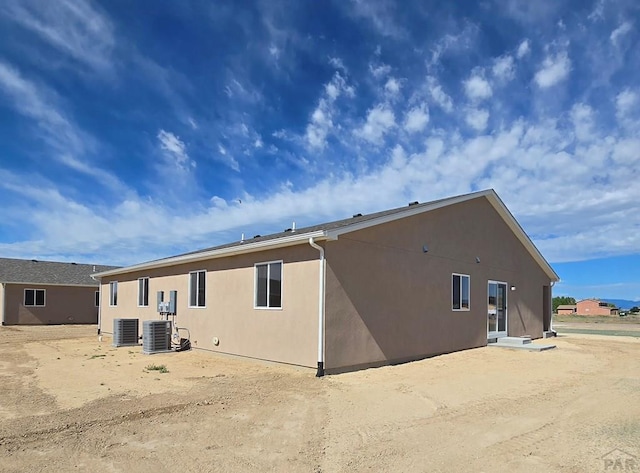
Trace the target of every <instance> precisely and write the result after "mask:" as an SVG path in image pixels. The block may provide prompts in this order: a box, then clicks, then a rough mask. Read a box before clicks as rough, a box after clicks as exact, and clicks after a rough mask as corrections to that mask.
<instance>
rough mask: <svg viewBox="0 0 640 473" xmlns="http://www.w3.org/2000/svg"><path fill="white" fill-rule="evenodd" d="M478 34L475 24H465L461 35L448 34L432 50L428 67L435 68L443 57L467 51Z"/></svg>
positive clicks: (460, 31) (460, 32)
mask: <svg viewBox="0 0 640 473" xmlns="http://www.w3.org/2000/svg"><path fill="white" fill-rule="evenodd" d="M477 33H478V27H477V26H476V25H475V24H473V23H465V25H464V27H463V28H462V29H461V30H459V33H446V34H444V35H443V36H442V37H441V38H440V39H439V40H437V41H436V42H435V44H434V45H433V46H432V48H431V57H430V58H429V60H428V61H427V67H428V68H433V67H434V66H436V65H438V64H439V63H440V59H442V57H444V56H446V55H448V54H452V53H459V52H462V51H467V50H468V49H469V47H470V46H471V45H472V43H473V39H474V38H475V36H476V35H477Z"/></svg>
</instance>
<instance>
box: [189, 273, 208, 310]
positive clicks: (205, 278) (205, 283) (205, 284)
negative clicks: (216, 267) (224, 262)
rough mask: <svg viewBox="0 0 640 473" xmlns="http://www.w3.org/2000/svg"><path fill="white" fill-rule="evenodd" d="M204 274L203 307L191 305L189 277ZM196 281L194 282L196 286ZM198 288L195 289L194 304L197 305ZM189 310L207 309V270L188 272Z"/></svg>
mask: <svg viewBox="0 0 640 473" xmlns="http://www.w3.org/2000/svg"><path fill="white" fill-rule="evenodd" d="M198 273H204V305H191V275H192V274H198ZM197 282H198V281H196V284H197ZM198 299H199V297H198V288H196V304H197V303H198ZM188 307H189V309H206V308H207V270H206V269H198V270H196V271H189V306H188Z"/></svg>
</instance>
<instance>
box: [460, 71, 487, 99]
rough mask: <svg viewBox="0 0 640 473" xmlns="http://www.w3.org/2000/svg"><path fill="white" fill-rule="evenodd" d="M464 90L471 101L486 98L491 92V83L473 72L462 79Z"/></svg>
mask: <svg viewBox="0 0 640 473" xmlns="http://www.w3.org/2000/svg"><path fill="white" fill-rule="evenodd" d="M464 91H465V93H466V94H467V97H468V98H469V99H470V100H473V101H482V100H485V99H488V98H489V97H491V95H492V94H493V91H492V90H491V84H489V82H488V81H487V80H486V79H485V78H484V77H482V76H480V75H478V74H474V75H472V76H471V77H469V79H467V80H466V81H464Z"/></svg>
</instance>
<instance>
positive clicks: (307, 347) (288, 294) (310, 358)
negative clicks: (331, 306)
mask: <svg viewBox="0 0 640 473" xmlns="http://www.w3.org/2000/svg"><path fill="white" fill-rule="evenodd" d="M318 257H319V254H318V251H317V250H314V249H313V248H311V247H310V246H309V245H299V246H295V247H289V248H282V249H275V250H270V251H264V252H260V253H251V254H246V255H240V256H233V257H227V258H218V259H213V260H208V261H204V262H196V263H192V264H184V265H179V266H172V267H168V268H161V269H154V270H150V271H144V272H139V273H130V274H124V275H120V276H118V277H114V278H108V277H105V278H103V279H102V293H101V295H102V313H101V323H100V325H101V330H102V331H104V332H105V333H112V331H113V319H114V318H139V319H140V334H141V335H142V321H143V320H153V319H158V318H159V315H158V313H157V312H156V293H157V291H165V300H168V297H169V291H170V290H177V291H178V298H177V299H178V301H177V302H178V309H177V312H178V316H177V323H178V325H179V326H181V327H187V328H188V329H189V331H190V332H191V342H192V346H193V347H194V348H200V349H206V350H212V351H217V352H222V353H230V354H234V355H241V356H248V357H253V358H260V359H266V360H272V361H279V362H284V363H291V364H296V365H302V366H309V367H314V366H316V363H317V359H316V358H317V337H318V327H317V325H318V272H319V263H318ZM277 260H282V261H283V263H284V264H283V274H282V285H283V289H282V309H254V264H256V263H262V262H267V261H277ZM196 270H206V271H207V279H206V308H189V307H188V297H189V293H188V290H189V276H188V274H189V272H190V271H196ZM140 277H149V278H150V280H149V307H138V306H137V303H138V278H140ZM112 280H117V281H118V306H117V307H110V306H109V282H110V281H112ZM213 337H217V338H218V339H219V342H220V343H219V345H218V346H215V345H213V343H212V339H213Z"/></svg>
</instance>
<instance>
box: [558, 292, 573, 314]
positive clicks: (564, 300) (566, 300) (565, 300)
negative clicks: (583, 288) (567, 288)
mask: <svg viewBox="0 0 640 473" xmlns="http://www.w3.org/2000/svg"><path fill="white" fill-rule="evenodd" d="M575 303H576V300H575V299H574V298H573V297H567V296H558V297H554V298H553V312H558V306H559V305H575Z"/></svg>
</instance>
